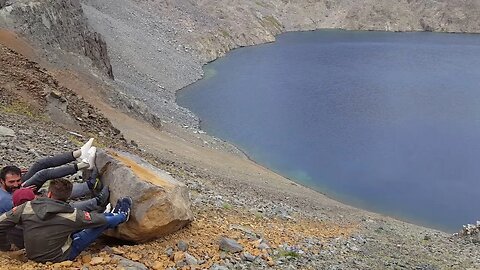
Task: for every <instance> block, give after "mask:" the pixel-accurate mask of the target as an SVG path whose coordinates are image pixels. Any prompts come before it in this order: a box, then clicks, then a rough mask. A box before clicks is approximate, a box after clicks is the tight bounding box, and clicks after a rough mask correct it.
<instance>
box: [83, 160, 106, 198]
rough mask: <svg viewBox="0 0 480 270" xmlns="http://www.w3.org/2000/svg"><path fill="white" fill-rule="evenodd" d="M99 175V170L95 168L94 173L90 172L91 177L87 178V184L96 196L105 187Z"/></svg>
mask: <svg viewBox="0 0 480 270" xmlns="http://www.w3.org/2000/svg"><path fill="white" fill-rule="evenodd" d="M97 176H98V170H97V168H96V167H95V168H93V170H92V173H91V174H90V177H89V178H88V180H87V186H88V189H90V191H91V192H92V194H93V195H94V196H96V195H97V194H98V193H99V192H101V191H102V188H103V183H102V181H100V178H98V177H97Z"/></svg>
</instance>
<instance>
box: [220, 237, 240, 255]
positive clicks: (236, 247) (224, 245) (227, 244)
mask: <svg viewBox="0 0 480 270" xmlns="http://www.w3.org/2000/svg"><path fill="white" fill-rule="evenodd" d="M219 248H220V250H223V251H227V252H232V253H236V252H241V251H243V246H242V245H240V244H239V243H237V241H235V240H233V239H230V238H226V237H222V238H221V239H220V247H219Z"/></svg>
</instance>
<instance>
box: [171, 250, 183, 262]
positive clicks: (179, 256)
mask: <svg viewBox="0 0 480 270" xmlns="http://www.w3.org/2000/svg"><path fill="white" fill-rule="evenodd" d="M183 258H185V256H184V253H183V252H182V251H177V252H175V253H174V254H173V261H174V262H175V263H177V262H179V261H183Z"/></svg>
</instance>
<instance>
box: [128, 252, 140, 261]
mask: <svg viewBox="0 0 480 270" xmlns="http://www.w3.org/2000/svg"><path fill="white" fill-rule="evenodd" d="M128 257H130V259H131V260H133V261H139V260H140V259H141V258H142V256H141V255H139V254H137V253H132V254H130V256H128Z"/></svg>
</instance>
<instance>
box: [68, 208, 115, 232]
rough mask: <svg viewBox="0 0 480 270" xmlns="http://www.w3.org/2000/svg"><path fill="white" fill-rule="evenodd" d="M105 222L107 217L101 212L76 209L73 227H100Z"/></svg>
mask: <svg viewBox="0 0 480 270" xmlns="http://www.w3.org/2000/svg"><path fill="white" fill-rule="evenodd" d="M107 224H108V222H107V219H106V218H105V216H104V215H103V213H102V214H101V213H94V212H86V211H82V210H79V209H76V219H75V227H76V229H78V230H83V229H88V228H96V227H101V226H105V225H107Z"/></svg>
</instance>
